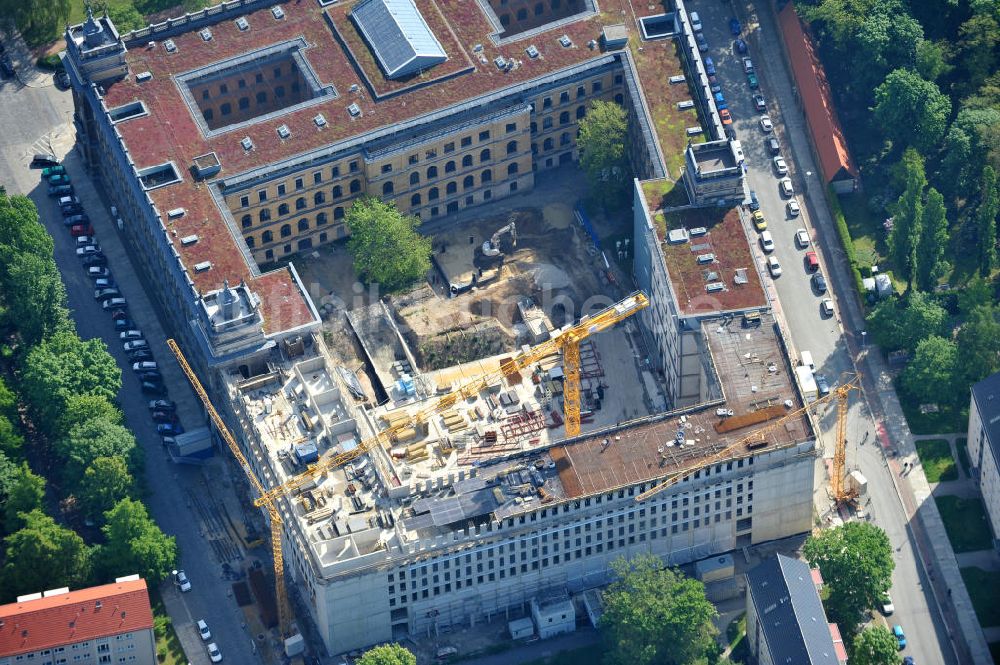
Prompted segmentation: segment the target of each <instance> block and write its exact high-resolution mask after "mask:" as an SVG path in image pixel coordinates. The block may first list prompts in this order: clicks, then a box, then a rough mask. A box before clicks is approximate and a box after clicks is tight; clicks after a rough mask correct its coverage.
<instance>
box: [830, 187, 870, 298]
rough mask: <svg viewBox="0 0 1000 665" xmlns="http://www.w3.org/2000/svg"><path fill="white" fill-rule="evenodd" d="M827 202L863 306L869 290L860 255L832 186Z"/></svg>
mask: <svg viewBox="0 0 1000 665" xmlns="http://www.w3.org/2000/svg"><path fill="white" fill-rule="evenodd" d="M825 192H826V202H827V204H828V205H829V206H830V212H831V213H832V214H833V224H834V226H835V227H836V229H837V237H838V238H840V246H841V248H842V249H843V250H844V255H845V256H846V257H847V263H848V264H849V265H850V266H851V273H852V274H853V275H854V288H855V289H857V291H858V296H859V297H860V298H861V306H862V307H864V306H865V303H866V302H867V295H868V294H867V292H866V291H865V283H864V279H863V278H862V276H861V267H860V266H859V265H858V257H857V254H856V253H855V251H854V240H853V239H852V238H851V231H850V229H848V228H847V219H845V218H844V211H843V210H842V209H841V208H840V199H838V198H837V194H836V193H835V192H834V191H833V189H832V188H829V187H828V188H826V190H825Z"/></svg>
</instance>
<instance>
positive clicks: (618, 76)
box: [615, 74, 625, 85]
mask: <svg viewBox="0 0 1000 665" xmlns="http://www.w3.org/2000/svg"><path fill="white" fill-rule="evenodd" d="M624 80H625V78H624V77H623V76H622V75H621V74H615V85H621V84H622V81H624Z"/></svg>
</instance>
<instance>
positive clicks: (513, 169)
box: [507, 162, 517, 175]
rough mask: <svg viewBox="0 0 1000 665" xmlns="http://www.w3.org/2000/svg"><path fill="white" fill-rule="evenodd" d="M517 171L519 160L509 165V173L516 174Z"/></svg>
mask: <svg viewBox="0 0 1000 665" xmlns="http://www.w3.org/2000/svg"><path fill="white" fill-rule="evenodd" d="M515 173H517V162H511V163H510V164H508V165H507V175H514V174H515Z"/></svg>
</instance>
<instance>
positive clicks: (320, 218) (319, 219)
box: [316, 212, 327, 226]
mask: <svg viewBox="0 0 1000 665" xmlns="http://www.w3.org/2000/svg"><path fill="white" fill-rule="evenodd" d="M326 222H327V219H326V213H325V212H321V213H319V214H318V215H316V226H323V225H324V224H326Z"/></svg>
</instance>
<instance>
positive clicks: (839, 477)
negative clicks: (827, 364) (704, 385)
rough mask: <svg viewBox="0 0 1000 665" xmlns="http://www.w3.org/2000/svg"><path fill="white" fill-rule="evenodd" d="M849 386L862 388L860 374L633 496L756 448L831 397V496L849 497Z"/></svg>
mask: <svg viewBox="0 0 1000 665" xmlns="http://www.w3.org/2000/svg"><path fill="white" fill-rule="evenodd" d="M852 390H858V391H860V390H861V375H860V374H855V375H854V377H853V378H852V379H851V380H850V381H848V382H846V383H842V384H841V385H839V386H837V387H836V388H834V389H833V390H831V391H830V392H829V393H827V394H826V395H824V396H823V397H820V398H819V399H817V400H816V401H814V402H811V403H809V404H806V405H805V406H803V407H802V408H800V409H796V410H795V411H792V412H791V413H788V414H786V415H784V416H782V417H781V418H778V419H777V420H774V421H771V422H770V423H768V424H767V425H765V426H764V427H760V428H758V429H755V430H754V431H752V432H750V433H749V434H747V435H746V436H744V437H742V438H741V439H739V440H737V441H735V442H734V443H731V444H730V445H728V446H726V447H725V448H723V449H722V450H720V451H719V452H717V453H715V454H714V455H712V456H711V457H709V458H708V459H706V460H700V461H698V462H696V463H695V464H692V465H690V466H688V467H686V468H684V469H681V470H680V471H677V472H676V473H674V474H673V475H672V476H670V477H669V478H667V479H666V480H664V481H663V482H661V483H659V484H658V485H655V486H654V487H652V488H650V489H648V490H646V491H645V492H643V493H642V494H640V495H639V496H637V497H636V498H635V500H636V501H645V500H646V499H648V498H650V497H651V496H654V495H656V494H659V493H660V492H662V491H663V490H665V489H667V488H668V487H670V486H671V485H675V484H677V483H679V482H680V481H682V480H684V479H685V478H687V477H688V476H690V475H691V474H692V473H694V472H695V471H697V470H698V469H702V468H705V467H708V466H712V465H713V464H716V463H717V462H721V461H723V460H725V459H726V458H728V457H730V456H731V455H732V454H733V453H734V452H736V451H738V450H740V449H741V448H745V449H746V450H754V449H755V448H761V447H763V446H766V445H767V437H768V436H769V435H770V434H771V433H772V432H774V431H775V430H777V429H778V428H779V427H783V426H784V424H785V423H787V422H788V421H789V420H792V419H793V418H797V417H799V416H801V415H802V414H804V413H808V412H810V411H812V410H813V409H815V408H816V407H818V406H820V405H821V404H826V403H827V402H829V401H831V400H833V399H836V400H837V443H836V446H835V447H834V453H833V472H832V474H831V478H830V483H831V485H832V489H833V496H834V498H835V499H836V500H837V502H838V503H839V502H842V501H846V500H848V499H850V498H852V497H853V494H852V493H851V492H849V491H847V490H845V489H844V486H845V484H844V471H845V467H846V464H847V398H848V396H849V394H850V392H851V391H852Z"/></svg>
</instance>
